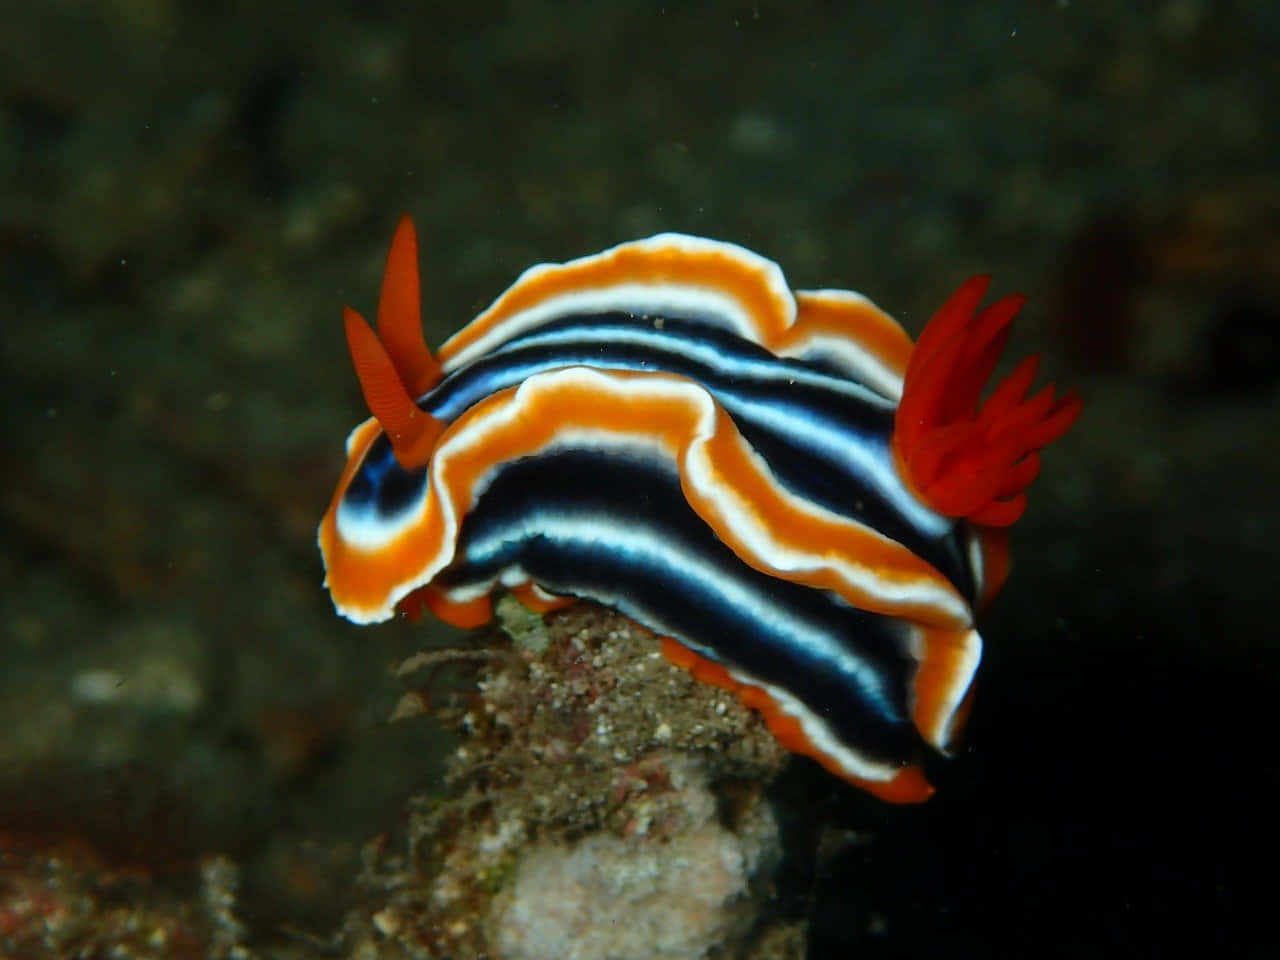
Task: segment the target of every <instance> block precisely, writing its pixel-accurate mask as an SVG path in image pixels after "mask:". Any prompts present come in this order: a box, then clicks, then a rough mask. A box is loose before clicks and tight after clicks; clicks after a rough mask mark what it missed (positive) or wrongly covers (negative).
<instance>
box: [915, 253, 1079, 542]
mask: <svg viewBox="0 0 1280 960" xmlns="http://www.w3.org/2000/svg"><path fill="white" fill-rule="evenodd" d="M990 282H991V278H990V277H988V276H977V277H973V278H971V279H970V280H968V281H966V282H965V283H964V284H962V285H961V286H960V288H959V289H958V290H957V291H956V292H955V293H953V294H952V295H951V298H950V299H949V300H947V302H946V303H945V304H943V305H942V308H941V309H940V310H939V311H938V312H937V313H935V314H934V315H933V318H932V319H931V320H930V321H929V323H928V325H927V326H926V327H925V328H924V332H923V333H921V334H920V339H919V340H918V341H917V342H916V347H915V350H914V351H913V352H912V354H911V360H910V361H909V363H908V364H907V372H906V378H905V381H904V384H903V389H902V401H901V402H900V403H899V404H898V412H897V416H896V418H895V420H894V429H893V448H894V453H895V455H896V456H897V459H898V462H899V464H900V465H901V467H902V469H903V472H904V476H905V477H906V479H907V481H908V483H909V484H910V485H911V487H912V489H913V490H914V492H915V493H916V495H917V496H919V497H920V499H921V500H923V501H924V502H925V503H927V504H928V505H929V506H931V507H932V508H933V509H935V510H937V511H938V512H939V513H944V514H946V515H948V516H951V517H967V518H968V519H970V520H972V521H973V522H974V523H979V524H983V525H986V526H992V527H1006V526H1008V525H1009V524H1011V523H1013V522H1014V521H1016V520H1017V519H1018V518H1019V517H1020V516H1022V512H1023V511H1024V510H1025V509H1026V505H1027V497H1026V489H1027V487H1028V486H1030V484H1031V481H1033V480H1034V479H1035V478H1036V474H1037V473H1039V471H1040V458H1039V456H1038V455H1037V453H1036V451H1038V450H1039V449H1040V448H1041V447H1044V446H1045V445H1046V444H1049V443H1052V442H1053V441H1054V440H1056V439H1057V438H1058V437H1060V436H1062V435H1063V434H1064V433H1066V432H1067V430H1068V429H1069V428H1070V427H1071V424H1073V423H1074V422H1075V420H1076V417H1078V416H1079V415H1080V410H1081V406H1082V404H1081V401H1080V398H1079V397H1078V396H1077V395H1076V394H1075V392H1074V391H1072V392H1069V393H1067V394H1065V395H1063V396H1061V397H1056V398H1055V396H1054V388H1053V385H1052V384H1050V385H1049V386H1047V387H1045V388H1044V389H1043V390H1041V391H1040V392H1039V393H1036V394H1034V395H1033V396H1030V397H1028V396H1027V395H1026V394H1027V390H1028V389H1029V388H1030V386H1031V381H1032V380H1033V379H1034V378H1035V374H1036V365H1037V364H1038V362H1039V357H1038V356H1035V355H1033V356H1029V357H1027V358H1026V359H1024V360H1023V361H1022V362H1021V363H1019V364H1018V366H1017V367H1016V368H1014V370H1013V372H1012V373H1010V374H1009V375H1008V376H1007V377H1005V378H1004V379H1003V380H1002V381H1000V383H999V384H997V386H996V388H995V389H994V390H993V391H992V392H991V394H990V395H989V396H988V397H987V398H986V400H985V401H982V402H979V401H980V399H981V396H982V391H983V388H984V387H985V386H986V383H987V379H988V378H989V377H990V376H991V371H992V370H993V369H995V365H996V363H997V361H998V360H999V359H1000V354H1001V352H1002V351H1003V350H1004V346H1005V342H1006V341H1007V340H1008V338H1009V329H1010V324H1011V323H1012V321H1013V317H1014V315H1015V314H1016V313H1017V312H1018V311H1019V310H1020V309H1021V308H1022V305H1023V303H1025V302H1026V298H1025V297H1022V296H1012V297H1005V298H1003V299H1001V300H997V301H996V302H995V303H993V304H992V305H991V306H989V307H987V308H986V309H985V310H983V311H982V312H981V313H975V311H976V310H977V308H978V304H979V303H980V302H981V300H982V297H983V295H984V294H985V293H986V291H987V285H988V284H989V283H990Z"/></svg>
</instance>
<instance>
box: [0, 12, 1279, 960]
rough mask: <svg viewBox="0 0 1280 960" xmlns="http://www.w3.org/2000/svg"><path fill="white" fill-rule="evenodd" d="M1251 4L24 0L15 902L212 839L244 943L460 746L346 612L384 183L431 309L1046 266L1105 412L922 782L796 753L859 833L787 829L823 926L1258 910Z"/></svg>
mask: <svg viewBox="0 0 1280 960" xmlns="http://www.w3.org/2000/svg"><path fill="white" fill-rule="evenodd" d="M1278 50H1280V7H1278V6H1277V5H1276V4H1274V3H1271V2H1250V0H1229V2H1212V3H1210V2H1208V0H1163V2H1151V3H1124V2H1078V0H1072V2H1068V0H1058V2H1053V0H1043V2H1034V3H1031V2H1022V0H1018V2H1014V0H1008V2H983V3H952V2H944V0H935V2H925V0H903V2H899V3H894V4H862V3H836V2H793V3H758V4H749V3H707V2H703V3H680V4H677V3H669V4H666V5H662V4H658V3H647V2H621V0H619V2H595V3H590V2H567V3H557V4H549V3H547V4H538V3H492V2H490V3H486V2H479V3H470V4H454V5H432V4H420V5H415V6H413V7H409V6H408V5H402V4H393V3H363V4H346V5H341V4H326V3H316V4H266V5H260V4H251V3H244V2H241V3H230V4H223V5H219V6H217V7H215V6H214V5H209V4H203V3H197V2H191V0H187V2H183V0H110V2H94V3H88V2H75V0H66V2H62V3H58V4H45V5H36V4H28V5H18V4H13V3H9V4H6V5H5V10H4V15H3V29H2V30H0V291H2V293H3V305H4V308H5V317H4V320H3V323H0V349H2V360H0V363H2V367H0V372H2V373H3V389H4V395H3V423H4V440H3V453H2V454H0V457H2V459H0V468H2V470H3V479H2V482H0V542H2V543H3V550H2V551H0V583H2V586H0V638H2V639H0V731H3V733H2V734H0V857H3V859H0V908H3V907H4V906H5V905H6V904H8V905H9V906H10V907H11V904H10V901H11V900H12V897H13V896H14V895H15V894H14V893H13V891H14V889H15V888H16V886H15V885H16V884H17V883H18V879H17V878H18V876H19V873H20V871H19V870H18V868H17V867H16V866H15V864H18V863H21V862H23V861H22V858H23V857H32V856H48V855H50V852H51V851H52V852H55V853H56V855H57V856H59V857H62V858H63V860H64V861H65V862H69V863H76V862H88V863H93V864H95V865H97V866H95V869H111V870H119V871H128V872H129V873H130V874H131V875H134V876H144V877H146V878H148V879H150V880H155V882H157V883H159V884H160V885H162V886H168V887H170V888H172V889H173V890H174V891H177V894H176V895H180V894H181V893H182V891H185V890H188V889H190V888H191V886H192V883H193V881H192V876H193V872H194V871H195V869H196V868H195V864H197V863H199V862H200V861H201V858H202V857H204V856H205V855H206V854H208V853H210V852H212V851H219V852H222V853H224V854H226V855H227V856H228V857H229V858H231V859H232V860H233V861H234V862H235V863H236V864H238V866H239V869H240V872H241V890H240V897H241V907H240V910H241V913H242V917H243V919H244V920H245V922H246V923H247V924H248V925H249V929H250V937H251V939H252V940H253V942H255V943H256V944H257V946H258V948H259V949H260V950H263V951H264V952H265V953H266V955H274V954H272V953H271V950H272V949H273V947H272V944H279V943H280V942H281V941H282V940H287V939H288V938H285V937H282V935H281V931H282V930H308V931H317V932H318V934H320V935H323V934H324V933H325V932H326V931H328V930H330V929H332V928H333V927H334V926H335V925H336V924H337V922H338V920H339V918H340V917H341V915H342V912H343V909H344V907H345V905H346V903H347V898H348V896H349V890H350V886H351V878H352V877H353V876H354V875H355V873H356V872H357V871H358V869H359V855H360V848H361V845H362V844H363V843H365V841H366V840H368V839H369V838H370V837H373V836H374V835H376V834H379V833H380V832H383V831H387V830H394V829H395V827H396V824H397V823H398V822H399V820H400V818H401V816H402V813H401V811H402V809H403V805H404V803H405V801H406V798H407V797H408V796H410V795H411V794H412V793H414V792H415V791H418V790H421V789H423V788H425V787H428V786H430V785H431V784H432V783H433V782H435V781H436V779H437V778H438V777H439V774H440V769H441V759H440V758H441V752H442V750H443V749H444V747H443V746H442V744H441V743H439V742H437V741H436V740H435V739H433V734H432V733H431V730H430V728H429V727H428V726H425V725H423V724H401V725H394V726H392V725H388V724H387V723H386V719H385V718H386V717H387V715H388V714H389V713H390V711H391V709H392V707H393V706H394V704H395V702H396V700H397V698H398V696H399V695H400V693H401V692H402V688H401V687H400V686H399V685H398V683H397V681H396V680H395V679H394V678H393V677H391V676H390V674H389V672H388V671H389V667H390V665H391V664H393V663H394V662H395V661H396V660H397V659H399V658H401V657H404V656H406V655H408V654H410V653H412V652H414V651H416V650H419V649H421V648H423V647H427V646H430V645H431V644H433V643H440V642H442V641H443V640H444V638H445V637H446V636H448V634H447V632H446V631H445V630H444V629H443V628H441V627H439V626H437V625H435V624H431V623H420V624H412V623H406V622H397V623H394V624H390V625H386V626H382V627H377V628H363V629H361V628H356V627H353V626H351V625H349V624H347V623H345V622H343V621H342V620H340V619H339V618H338V617H336V616H335V614H334V612H333V609H332V607H331V605H330V602H329V600H328V597H327V595H326V594H325V593H324V592H323V591H322V590H321V588H320V582H321V577H322V570H321V567H320V560H319V556H318V553H317V550H316V548H315V525H316V523H317V521H318V519H319V517H320V514H321V512H322V511H323V510H324V508H325V506H326V504H327V502H328V498H329V496H330V494H331V491H332V487H333V484H334V483H335V481H336V479H337V475H338V471H339V469H340V467H341V464H342V460H343V457H342V444H343V440H344V438H345V436H346V434H347V432H348V430H349V429H350V428H351V427H352V426H353V425H354V424H355V423H356V422H358V421H359V420H360V419H362V418H363V416H364V415H365V414H364V413H363V409H364V408H363V405H362V403H361V400H360V395H359V390H358V387H357V384H356V381H355V378H354V377H353V376H352V373H351V369H350V365H349V362H348V359H347V354H346V348H345V344H344V341H343V337H342V332H341V325H340V322H339V317H340V312H339V311H340V308H341V307H342V305H343V304H344V303H351V304H352V305H353V306H356V307H357V308H359V309H363V310H366V311H372V308H373V306H374V304H375V302H376V297H377V285H378V281H379V277H380V273H381V266H382V259H383V257H384V255H385V249H386V243H387V242H388V240H389V238H390V235H391V230H392V228H393V226H394V224H395V222H396V218H397V217H398V216H399V214H400V213H401V212H404V211H408V212H409V213H411V214H412V215H413V217H414V218H415V221H416V223H417V225H418V230H419V234H420V237H421V248H422V266H423V277H424V279H423V287H424V296H425V305H424V317H425V322H426V326H427V339H428V342H429V343H432V344H435V343H438V342H440V340H442V339H443V338H444V337H445V336H446V335H447V334H449V333H450V332H452V331H453V330H455V329H457V328H458V327H459V326H461V325H462V324H463V323H464V322H465V321H466V320H467V319H469V318H470V317H471V316H472V315H474V313H476V312H477V311H478V310H479V309H481V308H483V307H484V306H485V305H486V304H487V303H488V302H489V300H490V299H492V298H493V297H494V296H496V295H497V294H498V293H499V292H501V291H502V290H503V289H504V288H505V287H506V286H507V285H508V284H509V283H510V282H511V281H512V280H513V279H514V278H515V276H516V275H517V274H518V273H519V272H520V271H521V270H523V269H524V268H525V267H527V266H529V265H530V264H533V263H537V262H541V261H556V260H562V259H566V258H570V257H574V256H578V255H581V254H584V253H588V252H592V251H595V250H598V249H602V248H603V247H605V246H608V245H611V244H613V243H615V242H618V241H620V240H623V239H628V238H632V237H636V236H643V235H646V234H649V233H653V232H657V231H660V230H682V231H687V232H692V233H698V234H705V235H708V236H713V237H717V238H722V239H726V240H732V241H735V242H738V243H740V244H743V245H745V246H747V247H750V248H752V249H754V250H757V251H759V252H760V253H762V254H764V255H766V256H768V257H770V258H771V259H774V260H776V261H777V262H778V263H780V264H781V265H782V267H783V269H784V270H785V272H786V274H787V277H788V279H789V281H790V282H791V283H792V284H793V285H794V286H798V287H823V286H833V287H850V288H854V289H857V290H860V291H861V292H863V293H865V294H867V295H869V296H870V297H872V298H873V299H874V300H876V301H877V302H878V303H879V304H880V305H882V306H883V307H884V308H885V309H887V310H888V311H889V312H890V313H892V314H893V315H895V316H897V317H898V318H899V319H901V320H902V321H903V323H904V325H905V326H906V327H907V328H908V330H910V331H911V332H912V333H913V334H914V333H917V332H918V331H919V330H920V328H921V327H922V326H923V324H924V322H925V321H926V320H927V318H928V316H929V315H930V313H931V312H932V310H933V309H935V308H936V307H937V306H938V305H939V304H940V303H941V302H942V300H943V299H944V298H945V297H946V296H947V294H948V293H950V291H951V290H952V289H953V288H954V287H955V286H956V285H957V284H958V283H959V282H960V281H962V280H963V279H964V278H965V277H967V276H969V275H970V274H972V273H976V272H987V271H990V272H991V273H993V274H994V278H995V279H994V283H993V292H995V293H1005V292H1011V291H1015V290H1021V291H1024V292H1026V293H1028V294H1030V296H1031V300H1030V303H1029V305H1028V307H1027V308H1026V309H1025V310H1024V312H1023V314H1022V316H1021V317H1020V318H1019V321H1018V324H1017V330H1016V334H1015V337H1014V340H1013V343H1012V345H1011V347H1010V355H1011V356H1017V355H1021V354H1022V353H1024V352H1026V351H1029V350H1039V351H1042V352H1043V354H1044V365H1043V369H1044V370H1046V371H1047V373H1048V375H1049V376H1051V377H1053V378H1054V379H1055V380H1056V381H1057V382H1058V383H1059V384H1063V385H1070V386H1075V387H1076V388H1077V389H1078V390H1079V391H1080V392H1081V393H1082V394H1083V395H1084V397H1085V398H1086V409H1085V413H1084V416H1083V417H1082V419H1081V420H1080V422H1079V423H1078V425H1077V426H1076V427H1075V429H1074V430H1073V431H1072V433H1070V434H1069V435H1068V436H1067V437H1066V438H1065V439H1064V440H1063V441H1062V442H1060V443H1058V444H1057V445H1055V446H1054V447H1053V448H1052V449H1051V450H1050V451H1049V452H1048V454H1047V455H1046V456H1045V458H1044V470H1043V475H1042V477H1041V479H1040V480H1039V481H1038V483H1037V485H1036V486H1035V487H1034V488H1033V491H1032V494H1031V507H1030V510H1029V513H1028V515H1027V516H1026V518H1025V519H1024V520H1023V521H1021V522H1020V523H1019V524H1018V525H1017V526H1016V527H1015V530H1014V562H1015V565H1014V572H1013V576H1012V579H1011V580H1010V582H1009V584H1008V586H1007V588H1006V590H1005V592H1004V594H1003V595H1002V596H1001V598H1000V600H999V602H998V603H997V604H996V606H995V608H994V609H993V610H992V612H991V614H990V616H989V617H988V618H987V619H986V620H985V622H984V623H983V625H982V627H983V635H984V637H985V640H986V649H987V653H986V660H985V663H984V666H983V670H982V673H981V675H980V679H979V687H980V689H979V696H978V698H977V700H976V705H975V708H974V711H973V714H972V717H971V720H970V724H969V729H968V735H967V737H966V739H965V746H964V749H963V750H962V752H961V753H960V755H959V756H958V757H957V758H956V759H955V760H954V761H953V762H952V763H951V764H950V765H949V766H948V768H947V769H946V771H945V775H944V777H943V779H942V781H941V783H940V789H939V792H938V795H937V796H936V797H935V798H934V799H933V800H931V801H930V802H929V803H928V804H926V805H924V806H922V807H918V808H897V807H889V806H885V805H882V804H879V803H878V802H876V801H874V800H872V799H870V798H867V797H864V796H862V795H861V794H858V793H856V792H854V791H853V790H851V789H849V788H846V787H844V786H843V785H841V784H839V783H837V782H835V781H834V780H832V779H831V778H829V777H826V776H825V775H823V774H822V773H821V772H820V771H818V770H817V769H816V768H814V767H812V766H811V765H809V764H807V763H805V762H800V761H797V762H795V763H793V764H792V766H791V769H790V771H789V773H788V774H787V775H786V781H785V782H784V783H783V784H782V785H780V787H779V794H780V797H781V798H782V802H783V803H784V804H785V805H786V806H785V809H786V811H787V814H786V816H787V817H789V818H791V819H792V820H793V821H813V820H817V819H819V818H820V819H822V820H823V821H824V822H829V823H830V824H832V825H833V826H836V827H840V828H845V829H848V830H850V831H853V834H852V835H853V836H856V837H857V838H859V839H858V841H857V842H851V843H847V844H845V845H844V846H843V847H841V849H840V850H838V851H837V852H836V853H835V854H832V855H830V856H826V857H824V858H822V861H821V862H820V863H810V864H807V865H806V864H803V863H801V864H798V865H793V866H792V867H790V868H789V869H790V871H791V872H790V873H788V874H786V875H785V876H787V877H791V878H793V880H794V887H793V888H792V889H791V890H790V893H791V895H792V896H794V897H795V898H796V900H797V902H799V903H802V904H803V907H802V908H803V909H805V910H808V911H809V912H810V915H811V917H812V920H813V926H812V930H811V945H810V956H812V957H817V958H826V957H843V956H859V957H890V956H920V957H924V956H941V955H944V954H947V955H952V956H973V957H989V956H1155V955H1161V954H1163V953H1165V952H1166V951H1168V950H1169V949H1170V948H1171V947H1181V948H1188V947H1191V946H1193V945H1198V944H1201V943H1204V944H1213V945H1214V946H1213V947H1212V948H1211V949H1212V951H1213V955H1214V956H1224V957H1253V956H1257V957H1269V956H1275V955H1276V953H1277V950H1278V949H1280V948H1278V947H1277V939H1280V938H1278V936H1277V932H1276V926H1275V895H1276V887H1277V880H1276V863H1277V853H1280V849H1278V846H1280V845H1278V844H1277V825H1276V812H1277V800H1278V799H1280V790H1277V787H1278V779H1280V762H1278V761H1277V752H1276V732H1277V722H1276V715H1275V712H1276V709H1277V702H1278V701H1280V696H1278V695H1277V669H1276V668H1277V664H1278V662H1280V636H1278V635H1277V630H1276V610H1277V599H1278V592H1280V566H1278V564H1277V547H1276V545H1277V542H1280V510H1278V509H1277V490H1278V489H1280V446H1278V444H1277V435H1278V428H1280V163H1278V158H1280V105H1278V104H1280V97H1277V96H1276V92H1277V91H1278V90H1280V56H1278V55H1277V51H1278ZM104 865H105V866H104ZM6 898H9V899H6ZM4 919H5V917H4V915H3V910H2V909H0V921H4ZM2 925H3V924H2V923H0V926H2ZM300 942H305V941H300V940H298V939H297V938H295V939H293V940H291V941H289V943H290V944H292V945H291V946H290V947H289V948H288V949H290V950H292V951H297V950H300V949H301V948H300V947H299V946H298V944H299V943H300ZM281 949H283V948H281ZM290 955H297V954H296V953H290Z"/></svg>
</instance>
